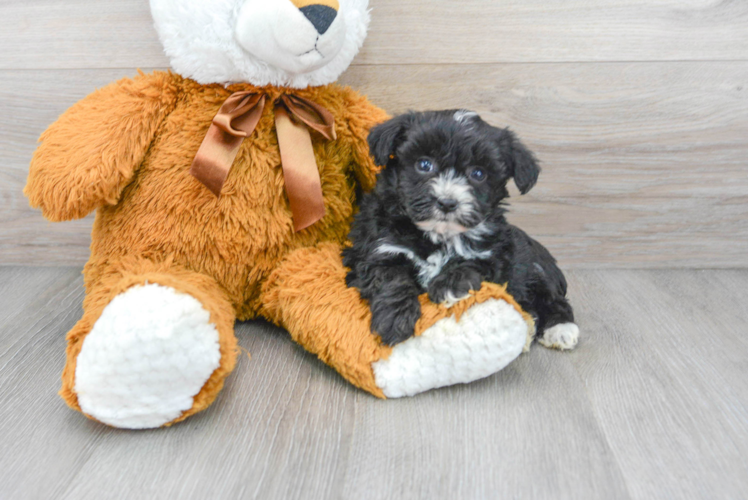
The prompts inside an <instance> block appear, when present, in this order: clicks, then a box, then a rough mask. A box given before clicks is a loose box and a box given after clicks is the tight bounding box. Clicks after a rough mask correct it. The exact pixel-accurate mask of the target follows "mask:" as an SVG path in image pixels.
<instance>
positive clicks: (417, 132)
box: [343, 110, 579, 349]
mask: <svg viewBox="0 0 748 500" xmlns="http://www.w3.org/2000/svg"><path fill="white" fill-rule="evenodd" d="M368 140H369V147H370V150H371V154H372V155H373V157H374V159H375V161H376V163H377V165H382V166H384V169H383V170H382V171H381V172H380V173H379V175H378V179H377V185H376V188H375V189H374V191H373V192H371V193H369V194H367V195H365V196H364V197H363V198H362V200H361V204H360V211H359V213H358V215H357V216H356V218H355V220H354V222H353V226H352V229H351V233H350V239H351V241H352V246H351V247H350V248H347V249H345V250H344V252H343V262H344V264H345V265H346V266H347V267H348V268H350V272H349V273H348V275H347V278H346V281H347V283H348V286H351V287H355V288H357V289H358V290H359V291H360V293H361V296H362V297H363V298H364V299H366V300H367V301H368V302H369V306H370V308H371V313H372V321H371V329H372V332H375V333H377V334H379V335H380V336H381V338H382V341H383V342H384V343H385V344H389V345H392V344H396V343H398V342H402V341H403V340H406V339H408V338H409V337H411V336H412V335H413V330H414V327H415V323H416V321H417V320H418V318H419V317H420V315H421V307H420V303H419V301H418V296H419V295H420V294H421V293H423V292H428V294H429V298H430V299H431V300H432V301H433V302H435V303H444V304H447V305H451V304H453V303H455V302H456V301H459V300H460V299H462V298H464V297H466V296H467V295H468V294H469V292H470V290H478V289H480V287H481V283H482V282H483V281H488V282H493V283H501V284H503V283H508V292H509V293H511V294H512V296H513V297H514V298H515V300H517V302H519V304H520V305H521V306H522V307H523V308H524V309H525V310H526V311H528V312H529V313H530V314H532V315H533V316H534V317H535V319H536V327H537V332H538V338H539V341H540V342H541V343H542V344H543V345H545V346H547V347H554V348H558V349H571V348H573V347H574V346H575V345H576V343H577V339H578V336H579V329H578V328H577V325H575V324H574V313H573V312H572V308H571V306H570V305H569V303H568V301H567V300H566V297H565V296H566V280H565V279H564V275H563V274H562V273H561V270H560V269H559V268H558V267H557V266H556V260H555V259H554V258H553V257H552V256H551V254H550V253H549V252H548V250H546V249H545V248H544V247H543V246H542V245H541V244H540V243H538V242H537V241H535V240H533V239H532V238H530V237H529V236H528V235H527V234H525V233H524V232H523V231H522V230H520V229H518V228H516V227H514V226H512V225H510V224H508V223H507V221H506V219H505V217H504V213H505V212H506V210H505V208H504V200H505V199H506V198H507V197H508V192H507V189H506V184H507V182H508V181H509V179H510V178H514V182H515V184H516V185H517V187H518V188H519V191H520V192H521V193H522V194H525V193H527V192H528V191H529V190H530V189H531V188H532V187H533V185H534V184H535V182H536V180H537V178H538V174H539V173H540V168H539V167H538V164H537V161H536V160H535V158H534V156H533V154H532V153H531V152H530V151H528V150H527V148H525V146H524V145H522V143H521V142H520V141H519V140H518V139H517V138H516V137H515V135H514V134H513V133H512V132H510V131H509V130H507V129H499V128H496V127H492V126H491V125H489V124H487V123H486V122H484V121H483V120H482V119H481V118H480V117H479V116H478V115H477V114H476V113H474V112H470V111H465V110H449V111H430V112H424V113H415V112H410V113H406V114H404V115H401V116H398V117H396V118H394V119H392V120H390V121H388V122H386V123H383V124H381V125H379V126H377V127H375V128H374V129H373V130H372V131H371V133H370V135H369V139H368Z"/></svg>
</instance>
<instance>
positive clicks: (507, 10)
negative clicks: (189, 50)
mask: <svg viewBox="0 0 748 500" xmlns="http://www.w3.org/2000/svg"><path fill="white" fill-rule="evenodd" d="M370 6H371V8H372V22H371V27H370V35H369V38H368V39H367V42H366V44H365V46H364V49H363V51H362V52H361V54H360V55H359V57H358V58H357V59H356V62H355V64H376V65H382V64H421V63H429V64H444V63H465V62H467V63H495V62H559V61H666V60H667V61H672V60H736V59H742V60H745V59H746V58H747V57H748V4H746V3H745V2H742V1H740V0H732V1H720V2H717V1H714V0H659V1H657V2H641V1H639V0H598V1H596V2H594V3H590V2H588V1H586V0H550V1H549V0H505V1H502V2H495V1H490V0H460V1H459V2H446V1H439V2H436V1H433V0H410V1H408V2H402V1H400V0H372V1H371V3H370ZM0 19H2V23H3V29H1V30H0V46H2V47H3V49H4V50H3V51H2V52H1V53H0V68H2V69H18V68H27V69H46V68H129V67H137V66H164V65H166V64H168V63H167V60H166V58H165V57H164V55H163V51H162V49H161V46H160V44H159V42H158V37H157V35H156V32H155V30H154V28H153V25H152V24H153V23H152V21H151V18H150V15H149V11H148V3H147V2H145V1H143V0H107V1H106V2H92V1H90V0H66V1H65V2H60V1H59V0H26V1H24V2H19V1H17V0H3V1H1V2H0ZM467 27H469V28H468V29H466V28H467Z"/></svg>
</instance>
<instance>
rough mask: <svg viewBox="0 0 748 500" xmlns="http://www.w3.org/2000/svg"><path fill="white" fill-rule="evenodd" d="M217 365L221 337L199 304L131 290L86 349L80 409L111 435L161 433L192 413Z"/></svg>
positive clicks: (159, 291)
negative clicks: (111, 430) (117, 429)
mask: <svg viewBox="0 0 748 500" xmlns="http://www.w3.org/2000/svg"><path fill="white" fill-rule="evenodd" d="M220 361H221V353H220V350H219V343H218V331H217V330H216V327H215V325H213V324H212V323H210V314H209V313H208V311H206V310H205V309H204V308H203V306H202V304H200V302H199V301H198V300H197V299H195V298H194V297H192V296H191V295H188V294H185V293H179V292H177V291H176V290H174V289H172V288H169V287H165V286H160V285H154V284H147V285H145V286H137V287H133V288H130V289H129V290H127V291H125V292H124V293H122V294H120V295H118V296H117V297H115V298H114V299H113V300H112V302H110V303H109V304H108V305H107V306H106V308H105V309H104V311H103V312H102V314H101V317H100V318H99V319H98V321H96V324H95V325H94V327H93V329H92V330H91V333H89V334H88V336H87V337H86V338H85V340H84V341H83V348H82V349H81V352H80V355H79V356H78V360H77V367H76V370H75V392H76V393H77V395H78V404H80V407H81V409H82V410H83V412H84V413H86V414H88V415H90V416H92V417H94V418H96V419H97V420H99V421H101V422H104V423H106V424H109V425H112V426H114V427H122V428H126V429H145V428H152V427H159V426H161V425H163V424H165V423H168V422H171V421H172V420H174V419H175V418H177V417H179V416H180V415H181V414H182V413H183V412H185V411H186V410H189V409H190V408H192V404H193V398H194V396H195V395H196V394H197V393H198V392H200V389H201V388H202V387H203V385H204V384H205V382H206V381H207V380H208V378H210V376H211V374H212V373H213V371H214V370H215V369H216V368H218V366H219V364H220Z"/></svg>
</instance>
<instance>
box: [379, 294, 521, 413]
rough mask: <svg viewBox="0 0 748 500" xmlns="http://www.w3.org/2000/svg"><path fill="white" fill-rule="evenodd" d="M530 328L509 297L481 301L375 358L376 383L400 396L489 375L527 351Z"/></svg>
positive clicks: (390, 393)
mask: <svg viewBox="0 0 748 500" xmlns="http://www.w3.org/2000/svg"><path fill="white" fill-rule="evenodd" d="M527 328H528V327H527V323H525V320H524V319H523V318H522V315H521V314H520V313H518V312H517V310H516V309H514V307H512V306H511V305H509V304H508V303H507V302H505V301H503V300H497V299H491V300H487V301H486V302H483V303H481V304H476V305H474V306H473V307H471V308H470V309H468V310H467V311H466V312H465V313H464V314H463V315H462V317H461V318H460V321H459V322H458V321H455V319H454V318H453V317H449V318H444V319H442V320H439V321H437V322H436V323H435V324H434V325H433V326H432V327H431V328H429V329H428V330H426V331H425V332H423V335H421V336H419V337H412V338H410V339H408V340H406V341H405V342H403V343H401V344H398V345H396V346H395V347H394V348H393V349H392V354H391V355H390V357H389V358H387V359H383V360H380V361H377V362H376V363H373V364H372V368H373V369H374V377H375V380H376V383H377V385H378V386H379V388H380V389H382V392H383V393H384V395H385V396H387V397H388V398H399V397H403V396H413V395H415V394H418V393H419V392H423V391H427V390H429V389H434V388H436V387H444V386H447V385H453V384H459V383H468V382H472V381H474V380H478V379H481V378H484V377H487V376H489V375H491V374H493V373H496V372H498V371H499V370H501V369H502V368H504V367H505V366H507V365H508V364H509V363H511V362H512V361H514V359H516V358H517V356H519V355H520V354H521V353H522V350H523V348H524V347H525V343H526V342H527Z"/></svg>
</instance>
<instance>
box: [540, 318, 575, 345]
mask: <svg viewBox="0 0 748 500" xmlns="http://www.w3.org/2000/svg"><path fill="white" fill-rule="evenodd" d="M538 342H539V343H540V345H543V346H545V347H547V348H549V349H560V350H562V351H563V350H567V349H574V348H575V347H576V346H577V342H579V327H578V326H577V325H576V324H575V323H561V324H560V325H556V326H552V327H550V328H548V329H547V330H546V331H545V332H543V336H542V337H541V338H540V339H538Z"/></svg>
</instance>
